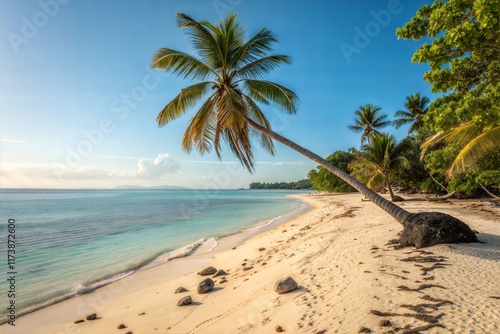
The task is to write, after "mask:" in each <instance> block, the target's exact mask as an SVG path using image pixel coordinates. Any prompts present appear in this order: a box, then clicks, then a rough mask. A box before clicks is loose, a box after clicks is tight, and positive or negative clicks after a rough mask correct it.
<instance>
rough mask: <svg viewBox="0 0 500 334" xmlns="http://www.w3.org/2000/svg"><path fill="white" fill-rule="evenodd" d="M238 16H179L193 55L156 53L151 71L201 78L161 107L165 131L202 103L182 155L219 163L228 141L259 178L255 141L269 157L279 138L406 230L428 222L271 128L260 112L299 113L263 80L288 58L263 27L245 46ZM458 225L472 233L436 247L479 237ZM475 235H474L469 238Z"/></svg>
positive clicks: (288, 95)
mask: <svg viewBox="0 0 500 334" xmlns="http://www.w3.org/2000/svg"><path fill="white" fill-rule="evenodd" d="M235 17H236V15H235V14H233V15H231V16H229V17H228V18H227V19H226V20H225V21H224V22H222V23H220V24H217V25H213V24H211V23H209V22H206V21H195V20H193V19H192V18H190V17H189V16H187V15H185V14H182V13H178V14H177V19H178V25H179V27H180V28H182V29H186V30H187V33H188V35H189V37H190V41H191V42H192V44H193V48H194V50H195V54H194V55H189V54H186V53H184V52H181V51H177V50H173V49H168V48H162V49H159V50H158V51H157V53H156V54H155V55H154V57H153V59H152V63H151V67H152V68H153V69H160V70H164V71H167V72H171V73H174V74H177V75H179V76H181V77H183V78H184V79H191V80H196V81H197V83H195V84H193V85H191V86H188V87H186V88H184V89H182V90H181V92H180V93H179V94H178V95H177V96H176V97H174V98H173V99H172V100H171V101H170V102H169V103H168V104H167V105H166V106H165V107H164V108H163V110H162V111H161V112H160V113H159V114H158V117H157V122H158V125H159V126H164V125H166V124H167V123H169V122H171V121H173V120H174V119H176V118H178V117H179V116H181V115H183V114H184V113H185V112H186V111H187V110H188V109H190V108H192V107H194V106H195V105H197V104H199V105H200V107H199V109H198V111H197V112H196V114H195V115H194V116H193V118H192V119H191V121H190V123H189V124H188V126H187V129H186V132H185V133H184V138H183V140H182V147H183V148H184V150H185V151H187V152H190V151H191V150H192V149H193V148H195V149H196V150H198V151H199V152H200V153H201V154H203V153H206V152H210V151H212V150H214V151H215V153H216V154H217V156H218V157H219V159H220V158H221V143H222V141H226V142H227V143H228V144H229V147H230V148H231V150H232V152H233V153H234V155H235V156H236V157H237V158H238V159H239V160H240V162H241V163H242V165H243V166H245V167H246V168H247V169H248V170H249V171H250V172H254V167H253V154H252V140H251V138H252V135H253V134H257V139H258V142H259V143H260V145H261V146H262V147H263V148H265V149H266V150H267V151H268V152H269V153H273V151H274V150H273V141H272V140H276V141H278V142H280V143H282V144H284V145H286V146H288V147H290V148H292V149H294V150H296V151H298V152H299V153H301V154H303V155H304V156H306V157H308V158H310V159H312V160H313V161H315V162H317V163H318V164H320V165H322V166H323V167H325V168H327V169H328V170H330V171H331V172H332V173H334V174H335V175H337V176H338V177H340V178H341V179H343V180H344V181H346V182H347V183H348V184H350V185H351V186H352V187H354V188H355V189H357V190H358V191H360V192H361V193H362V194H363V195H365V196H366V197H367V198H368V199H370V200H371V201H372V202H373V203H375V204H376V205H378V206H379V207H381V208H382V209H383V210H385V211H386V212H388V213H389V214H390V215H392V216H393V217H394V218H395V219H396V220H397V221H398V222H400V223H401V224H403V225H404V226H405V230H408V231H411V230H414V229H413V228H411V226H412V225H415V224H416V223H418V222H419V221H421V220H422V219H424V220H425V219H426V218H425V217H424V218H422V215H421V214H411V213H409V212H408V211H406V210H404V209H402V208H400V207H399V206H397V205H395V204H394V203H392V202H390V201H388V200H386V199H385V198H383V197H382V196H380V195H378V194H377V193H375V192H374V191H372V190H370V189H369V188H368V187H366V186H365V185H364V184H362V183H360V182H359V181H357V180H356V179H354V178H353V177H351V176H350V175H349V174H347V173H345V172H343V171H341V170H340V169H338V168H336V167H335V166H333V165H332V164H330V163H328V162H327V161H326V160H325V159H323V158H321V157H320V156H318V155H317V154H314V153H312V152H311V151H309V150H307V149H305V148H303V147H301V146H299V145H297V144H296V143H294V142H292V141H290V140H288V139H287V138H285V137H283V136H281V135H279V134H277V133H275V132H273V131H272V130H271V126H270V123H269V121H268V120H267V118H266V116H265V114H264V113H263V112H262V110H261V106H267V105H271V104H274V105H277V106H278V107H280V108H281V109H282V110H283V111H284V112H286V113H289V114H294V113H296V111H297V104H298V98H297V96H296V94H295V93H293V92H292V91H291V90H289V89H288V88H286V87H283V86H282V85H279V84H277V83H274V82H270V81H266V80H263V77H264V76H265V75H266V74H268V73H269V72H270V71H271V70H273V69H275V68H276V67H278V66H279V65H282V64H288V63H290V58H289V57H288V56H284V55H269V53H270V51H272V45H273V43H275V42H276V38H275V37H274V35H273V34H272V33H271V31H269V30H268V29H266V28H264V29H262V30H260V31H259V32H258V33H257V34H256V35H255V36H253V37H251V38H250V39H248V40H245V37H244V35H245V34H244V31H243V29H242V28H241V27H240V26H239V25H238V24H237V23H236V22H235ZM448 217H449V216H448ZM450 218H453V217H450ZM453 219H454V218H453ZM442 220H443V219H442ZM443 221H444V220H443ZM457 221H458V222H459V223H456V224H455V225H456V226H462V225H463V226H465V227H466V228H467V229H468V230H469V233H463V232H462V233H461V235H462V236H463V237H458V234H454V235H453V236H451V237H450V238H449V240H448V239H446V238H445V239H440V240H435V238H433V239H432V240H433V241H432V242H434V241H435V242H434V243H436V242H450V241H453V242H466V241H476V240H477V238H476V237H475V235H474V233H473V232H472V231H470V229H469V228H468V226H467V225H465V224H464V223H462V222H460V221H459V220H457ZM460 224H462V225H460ZM463 226H462V227H463ZM410 234H411V233H410ZM470 234H471V235H472V236H469V237H468V238H466V237H465V236H466V235H470ZM420 239H422V238H420ZM424 239H425V237H424ZM432 242H430V243H429V242H428V241H425V242H422V241H419V240H417V239H415V240H410V239H408V240H405V239H402V244H408V245H411V244H414V245H416V246H417V247H418V246H426V245H429V244H433V243H432Z"/></svg>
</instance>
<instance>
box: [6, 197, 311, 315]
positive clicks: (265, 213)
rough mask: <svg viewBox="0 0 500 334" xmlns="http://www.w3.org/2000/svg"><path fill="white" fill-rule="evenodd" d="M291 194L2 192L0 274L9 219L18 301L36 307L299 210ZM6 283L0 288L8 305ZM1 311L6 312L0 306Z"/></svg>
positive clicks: (28, 306) (25, 306)
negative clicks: (156, 260) (12, 240)
mask: <svg viewBox="0 0 500 334" xmlns="http://www.w3.org/2000/svg"><path fill="white" fill-rule="evenodd" d="M292 193H297V192H290V191H259V190H247V191H239V190H213V191H210V192H207V191H202V190H26V189H23V190H13V189H5V190H1V191H0V212H1V214H0V219H1V220H0V221H1V224H2V225H1V227H0V231H1V236H2V239H3V240H2V244H1V245H2V246H1V247H2V252H1V254H2V255H3V256H2V257H3V258H2V259H1V265H0V268H1V272H2V275H1V276H3V274H5V273H7V272H9V271H11V270H9V268H8V267H7V255H6V254H7V241H6V239H7V234H8V230H7V225H8V221H9V219H10V220H11V222H12V219H14V220H15V232H16V233H15V234H16V239H15V241H16V244H15V251H16V254H15V256H16V259H15V268H14V269H15V272H16V273H17V274H16V290H17V291H16V305H17V307H18V310H19V309H25V310H26V309H29V308H33V307H40V305H42V304H50V303H53V302H55V301H58V300H62V299H65V298H69V297H71V296H74V295H76V294H81V293H85V292H88V291H91V290H93V289H95V288H97V287H99V286H102V285H103V284H106V283H108V282H110V281H114V280H117V279H120V278H122V277H125V276H127V275H129V274H131V273H133V271H134V270H136V269H137V268H139V267H141V266H143V265H145V264H146V263H149V262H151V261H152V260H153V259H155V258H156V259H158V257H159V256H160V255H162V256H161V259H162V261H167V260H168V259H169V258H172V257H176V256H185V255H188V254H189V252H191V251H192V250H193V249H195V248H196V247H197V246H199V245H200V244H202V242H203V240H205V239H207V238H210V237H217V236H221V235H227V234H232V233H236V232H238V231H240V230H242V229H244V228H248V227H251V226H252V225H255V224H256V223H259V222H263V221H266V220H271V219H274V218H277V217H278V216H280V215H282V214H284V213H287V212H290V211H293V210H295V209H297V208H299V207H300V205H301V203H300V202H299V201H296V200H293V199H290V198H287V197H286V196H287V195H289V194H292ZM7 295H8V291H7V285H6V284H1V285H0V301H1V302H0V305H6V304H5V303H6V302H7ZM0 314H2V315H4V314H6V310H5V309H4V308H2V310H1V311H0Z"/></svg>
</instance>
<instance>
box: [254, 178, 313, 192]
mask: <svg viewBox="0 0 500 334" xmlns="http://www.w3.org/2000/svg"><path fill="white" fill-rule="evenodd" d="M312 187H313V185H312V182H311V180H308V179H304V180H300V181H296V182H252V183H250V189H289V190H299V189H312Z"/></svg>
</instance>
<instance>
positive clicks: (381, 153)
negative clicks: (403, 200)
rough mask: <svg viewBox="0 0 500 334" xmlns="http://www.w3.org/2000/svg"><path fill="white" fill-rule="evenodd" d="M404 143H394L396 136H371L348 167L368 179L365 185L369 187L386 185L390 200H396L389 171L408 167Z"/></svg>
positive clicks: (376, 187) (355, 173) (374, 187)
mask: <svg viewBox="0 0 500 334" xmlns="http://www.w3.org/2000/svg"><path fill="white" fill-rule="evenodd" d="M405 144H406V143H405V142H402V143H399V144H398V143H396V138H394V136H391V135H388V134H378V135H375V136H372V138H371V143H370V144H367V145H363V147H362V149H361V151H360V152H358V153H357V154H356V155H355V156H356V159H355V160H353V161H351V163H350V164H349V167H350V168H351V169H352V170H353V173H352V175H354V176H356V175H360V176H362V177H364V178H366V179H368V182H367V185H368V187H370V189H374V190H377V189H380V188H381V187H383V186H385V187H387V189H388V191H389V194H390V195H391V200H392V201H393V202H395V201H396V198H395V196H394V193H393V191H392V188H391V183H390V176H389V175H390V173H391V172H393V171H395V170H403V169H407V168H409V167H410V163H409V162H408V159H406V157H404V156H403V153H404V151H405V150H406V145H405Z"/></svg>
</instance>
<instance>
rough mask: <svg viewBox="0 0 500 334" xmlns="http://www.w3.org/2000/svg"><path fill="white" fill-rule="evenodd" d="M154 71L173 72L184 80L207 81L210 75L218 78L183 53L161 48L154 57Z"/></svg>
mask: <svg viewBox="0 0 500 334" xmlns="http://www.w3.org/2000/svg"><path fill="white" fill-rule="evenodd" d="M151 68H152V69H159V70H165V71H167V72H169V71H171V72H172V73H174V74H178V75H180V76H182V77H183V78H184V79H198V80H205V79H206V78H207V77H208V76H209V75H210V74H214V75H215V76H217V73H216V72H214V71H213V70H212V69H211V68H210V67H208V66H207V65H205V64H204V63H203V62H201V61H200V60H198V59H196V58H194V57H192V56H189V55H187V54H185V53H183V52H180V51H176V50H171V49H167V48H161V49H160V50H158V52H156V54H155V55H154V56H153V60H152V61H151Z"/></svg>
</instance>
